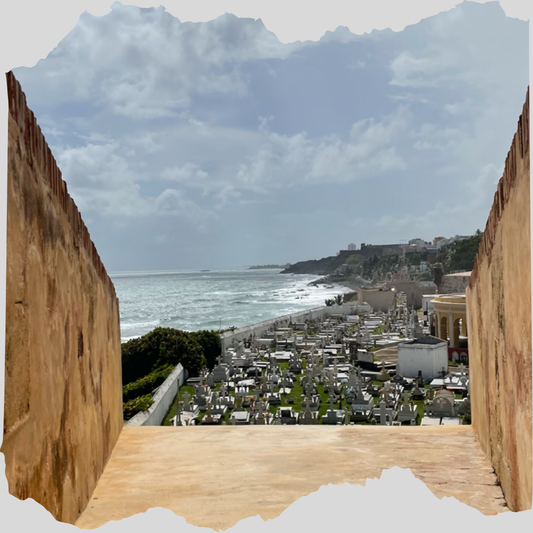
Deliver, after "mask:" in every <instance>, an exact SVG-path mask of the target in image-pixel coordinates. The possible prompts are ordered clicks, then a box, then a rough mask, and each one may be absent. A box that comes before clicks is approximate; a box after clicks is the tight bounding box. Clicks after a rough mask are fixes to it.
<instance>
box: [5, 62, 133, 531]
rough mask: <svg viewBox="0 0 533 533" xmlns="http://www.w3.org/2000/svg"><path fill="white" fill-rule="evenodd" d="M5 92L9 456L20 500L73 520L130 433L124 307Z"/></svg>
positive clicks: (53, 170)
mask: <svg viewBox="0 0 533 533" xmlns="http://www.w3.org/2000/svg"><path fill="white" fill-rule="evenodd" d="M7 86H8V100H9V117H8V120H9V126H8V172H7V241H6V246H7V279H6V345H5V404H4V431H3V442H2V447H1V451H2V453H3V454H4V455H5V461H6V477H7V480H8V484H9V491H10V493H11V494H12V495H14V496H16V497H18V498H20V499H25V498H33V499H34V500H36V501H37V502H39V503H41V504H42V505H43V506H44V507H45V508H46V509H48V510H49V511H50V512H51V513H52V515H53V516H54V517H55V518H56V519H57V520H61V521H64V522H70V523H74V522H75V521H76V519H77V518H78V516H79V515H80V514H81V512H82V511H83V510H84V509H85V507H86V505H87V503H88V501H89V498H90V497H91V494H92V492H93V490H94V488H95V486H96V484H97V482H98V479H99V478H100V475H101V474H102V472H103V470H104V467H105V465H106V463H107V461H108V459H109V457H110V454H111V451H112V449H113V447H114V445H115V443H116V441H117V439H118V437H119V434H120V431H121V429H122V426H123V416H122V379H121V355H120V325H119V306H118V299H117V297H116V294H115V289H114V286H113V283H112V282H111V280H110V278H109V277H108V275H107V273H106V270H105V268H104V266H103V264H102V261H101V260H100V257H99V256H98V253H97V251H96V248H95V246H94V244H93V242H92V241H91V238H90V236H89V232H88V230H87V228H86V226H85V224H84V223H83V220H82V219H81V216H80V213H79V212H78V209H77V207H76V205H75V204H74V202H73V200H72V198H71V197H70V196H69V194H68V191H67V185H66V183H65V182H64V181H63V180H62V178H61V172H60V170H59V169H58V167H57V165H56V162H55V160H54V157H53V155H52V153H51V151H50V148H49V147H48V145H47V143H46V140H45V138H44V136H43V134H42V132H41V130H40V128H39V126H38V125H37V123H36V120H35V117H34V115H33V113H32V111H31V110H30V109H28V107H27V104H26V97H25V95H24V93H23V92H22V90H21V87H20V85H19V83H18V81H17V80H16V79H15V77H14V76H13V74H12V73H11V72H10V73H8V74H7Z"/></svg>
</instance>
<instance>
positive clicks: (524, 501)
mask: <svg viewBox="0 0 533 533" xmlns="http://www.w3.org/2000/svg"><path fill="white" fill-rule="evenodd" d="M530 238H531V236H530V185H529V89H528V92H527V97H526V103H525V104H524V107H523V111H522V115H521V117H520V120H519V122H518V130H517V132H516V134H515V136H514V138H513V142H512V145H511V149H510V151H509V153H508V155H507V159H506V161H505V169H504V173H503V177H502V178H501V179H500V182H499V183H498V188H497V191H496V194H495V196H494V203H493V205H492V210H491V212H490V214H489V218H488V221H487V225H486V227H485V232H484V235H483V239H482V241H481V243H480V246H479V250H478V253H477V257H476V263H475V266H474V269H473V271H472V275H471V279H470V285H469V287H468V289H467V293H466V298H467V324H468V347H469V357H470V394H471V399H472V423H473V426H474V430H475V432H476V435H477V437H478V439H479V442H480V443H481V446H482V448H483V450H484V451H485V452H486V453H487V454H488V456H489V457H490V460H491V463H492V465H493V467H494V469H495V471H496V474H497V476H498V479H499V480H500V483H501V486H502V489H503V492H504V494H505V498H506V501H507V504H508V505H509V507H510V509H511V510H513V511H521V510H526V509H530V508H531V498H532V473H531V472H532V460H531V449H532V424H531V417H532V411H531V241H530Z"/></svg>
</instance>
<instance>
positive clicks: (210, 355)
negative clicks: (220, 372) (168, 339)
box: [191, 329, 222, 369]
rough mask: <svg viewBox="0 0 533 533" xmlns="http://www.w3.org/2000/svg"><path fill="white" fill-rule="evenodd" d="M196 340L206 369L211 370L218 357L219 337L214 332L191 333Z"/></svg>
mask: <svg viewBox="0 0 533 533" xmlns="http://www.w3.org/2000/svg"><path fill="white" fill-rule="evenodd" d="M191 335H192V336H193V337H194V338H196V340H197V341H198V343H199V344H200V346H201V347H202V350H203V352H204V357H205V360H206V363H207V368H209V369H212V368H214V367H215V365H216V361H217V357H218V356H219V355H220V352H221V349H222V346H221V343H220V335H219V334H218V332H217V331H214V330H210V331H208V330H205V329H204V330H201V331H195V332H193V333H191Z"/></svg>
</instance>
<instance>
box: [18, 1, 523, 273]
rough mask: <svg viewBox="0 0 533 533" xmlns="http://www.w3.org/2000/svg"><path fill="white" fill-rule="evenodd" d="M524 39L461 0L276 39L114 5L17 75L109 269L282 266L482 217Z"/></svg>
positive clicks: (495, 9)
mask: <svg viewBox="0 0 533 533" xmlns="http://www.w3.org/2000/svg"><path fill="white" fill-rule="evenodd" d="M175 14H176V13H175ZM528 32H529V23H528V22H525V21H523V20H519V19H514V18H509V17H507V16H506V15H505V13H504V11H503V10H502V8H501V7H500V5H499V4H498V2H490V3H486V4H477V3H473V2H468V3H463V4H459V5H458V6H457V7H455V8H453V9H451V10H449V11H447V12H443V13H439V14H438V15H435V16H432V17H430V18H426V19H424V20H422V21H421V22H419V23H417V24H414V25H411V26H408V27H406V28H405V29H404V30H403V31H400V32H394V31H392V30H386V29H385V30H381V31H374V32H372V33H370V34H364V35H355V34H353V33H351V32H350V31H349V30H348V29H347V28H346V27H339V28H338V29H337V30H336V31H334V32H331V31H328V32H326V34H325V35H324V36H323V37H322V38H321V39H320V40H319V41H305V42H293V43H288V44H283V43H281V42H280V41H279V40H278V38H277V37H276V35H274V33H272V32H271V31H269V28H268V27H265V25H264V24H263V22H262V21H261V20H254V19H245V18H238V17H236V16H234V15H231V14H226V15H222V16H220V17H218V18H216V19H215V20H211V21H208V22H199V23H192V22H183V23H182V22H180V20H179V19H178V18H176V17H175V16H173V15H171V14H170V13H168V12H166V11H165V9H164V8H163V7H159V8H155V9H153V8H152V9H144V8H142V9H141V8H137V7H133V6H123V5H121V4H119V3H115V4H114V5H113V8H112V11H111V12H110V13H108V14H106V15H104V16H94V15H91V14H89V13H87V12H85V13H84V14H83V15H82V16H81V17H80V20H79V22H78V23H77V24H76V26H75V28H74V29H73V30H72V32H70V33H69V34H68V35H67V36H66V37H65V38H64V39H63V40H62V41H61V42H60V43H59V45H58V46H57V48H55V49H54V50H53V51H52V52H51V53H50V54H49V55H48V57H46V58H45V59H43V60H41V61H39V62H38V63H37V65H35V66H34V67H31V68H25V67H23V68H16V69H14V73H15V76H16V77H17V78H18V79H19V81H20V82H21V84H22V87H23V90H24V91H25V93H26V95H27V98H28V102H29V105H30V107H31V108H32V109H33V111H34V112H35V114H36V116H37V119H38V122H39V124H40V125H41V128H42V129H43V131H44V133H45V136H46V139H47V141H48V143H49V144H50V146H51V148H52V151H53V153H54V155H55V157H56V159H57V161H58V164H59V166H60V168H61V170H62V172H63V177H64V179H65V181H66V182H67V184H68V188H69V191H70V193H71V195H72V197H73V198H74V200H75V202H76V204H77V205H78V207H79V209H80V211H81V213H82V216H83V218H84V220H85V222H86V224H87V226H88V228H89V231H90V233H91V236H92V238H93V241H94V242H95V244H96V246H97V249H98V251H99V253H100V256H101V257H102V260H103V262H104V264H105V265H106V268H107V270H108V271H110V272H113V271H119V270H150V269H153V270H165V269H181V268H211V269H214V268H231V267H236V266H241V265H250V264H262V263H285V262H291V263H294V262H296V261H301V260H307V259H319V258H321V257H324V256H327V255H334V254H335V253H336V252H337V251H338V250H339V249H345V248H346V246H347V244H348V243H350V242H354V243H357V244H358V245H360V244H361V242H366V243H375V244H380V243H396V242H399V241H400V240H406V239H410V238H415V237H421V238H423V239H426V240H430V239H432V238H433V237H435V236H439V235H444V236H450V235H455V234H462V235H466V234H472V233H474V231H475V230H476V229H478V228H479V229H483V228H484V226H485V222H486V219H487V215H488V212H489V210H490V207H491V204H492V198H493V195H494V192H495V187H496V183H497V181H498V179H499V178H500V176H501V174H502V170H503V164H504V161H505V157H506V154H507V151H508V149H509V147H510V143H511V140H512V136H513V134H514V132H515V130H516V124H517V120H518V117H519V115H520V112H521V108H522V105H523V103H524V98H525V93H526V88H527V85H528V79H529V72H528V66H529V59H528V48H529V40H528Z"/></svg>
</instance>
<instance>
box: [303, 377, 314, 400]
mask: <svg viewBox="0 0 533 533" xmlns="http://www.w3.org/2000/svg"><path fill="white" fill-rule="evenodd" d="M312 392H313V384H312V383H311V380H308V381H307V383H306V384H305V394H306V397H309V396H311V394H312Z"/></svg>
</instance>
